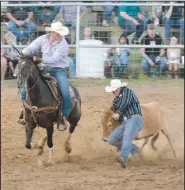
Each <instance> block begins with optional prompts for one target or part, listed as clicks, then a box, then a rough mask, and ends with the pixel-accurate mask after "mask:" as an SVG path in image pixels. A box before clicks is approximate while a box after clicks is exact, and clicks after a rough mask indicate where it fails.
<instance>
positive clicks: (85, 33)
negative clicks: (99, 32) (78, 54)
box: [82, 27, 92, 40]
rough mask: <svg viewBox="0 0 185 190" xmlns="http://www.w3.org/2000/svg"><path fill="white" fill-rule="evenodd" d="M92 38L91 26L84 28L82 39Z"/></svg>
mask: <svg viewBox="0 0 185 190" xmlns="http://www.w3.org/2000/svg"><path fill="white" fill-rule="evenodd" d="M90 39H92V31H91V28H88V27H85V28H84V30H83V38H82V40H90Z"/></svg>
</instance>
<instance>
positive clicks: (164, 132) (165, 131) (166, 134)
mask: <svg viewBox="0 0 185 190" xmlns="http://www.w3.org/2000/svg"><path fill="white" fill-rule="evenodd" d="M161 132H162V133H163V134H164V135H165V136H166V138H167V139H168V142H169V144H170V147H171V149H172V152H173V155H174V157H175V158H177V155H176V153H175V149H174V148H173V145H172V142H171V141H172V140H171V138H170V136H169V134H168V132H167V130H166V129H165V128H163V129H161Z"/></svg>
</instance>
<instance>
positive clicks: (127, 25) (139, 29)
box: [120, 19, 147, 40]
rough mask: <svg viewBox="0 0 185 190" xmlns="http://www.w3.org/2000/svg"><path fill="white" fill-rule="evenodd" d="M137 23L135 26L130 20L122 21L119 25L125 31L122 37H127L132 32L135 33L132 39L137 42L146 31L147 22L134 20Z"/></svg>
mask: <svg viewBox="0 0 185 190" xmlns="http://www.w3.org/2000/svg"><path fill="white" fill-rule="evenodd" d="M136 20H137V21H138V23H139V25H138V26H136V25H135V24H134V23H133V22H131V21H130V20H125V19H124V20H123V23H121V25H120V27H121V28H123V29H125V31H124V32H123V34H124V35H126V36H128V35H130V34H132V33H134V32H136V34H135V37H134V39H136V40H138V39H139V38H140V37H141V35H142V33H143V32H144V31H145V30H146V26H147V20H146V19H144V20H141V19H136Z"/></svg>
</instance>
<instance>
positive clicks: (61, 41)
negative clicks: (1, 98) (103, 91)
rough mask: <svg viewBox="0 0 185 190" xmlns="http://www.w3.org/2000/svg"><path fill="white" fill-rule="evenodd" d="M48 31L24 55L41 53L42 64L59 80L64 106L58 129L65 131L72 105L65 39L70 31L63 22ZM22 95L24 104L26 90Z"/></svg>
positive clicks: (54, 24)
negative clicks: (67, 74)
mask: <svg viewBox="0 0 185 190" xmlns="http://www.w3.org/2000/svg"><path fill="white" fill-rule="evenodd" d="M47 29H48V31H50V33H49V34H45V35H42V36H40V37H38V38H37V39H36V40H34V41H33V42H32V43H31V44H30V45H28V46H27V47H26V48H24V49H23V51H22V54H23V55H28V56H34V55H37V54H38V53H40V52H41V53H42V63H43V64H45V65H46V66H48V67H49V68H50V70H49V74H50V75H51V76H52V77H54V78H55V79H56V80H57V84H58V88H59V90H60V92H61V95H62V99H63V106H61V110H60V113H61V114H60V116H59V122H60V125H57V128H58V130H59V131H64V130H66V129H67V128H68V126H69V123H68V116H69V114H70V105H71V102H70V93H69V81H68V79H67V76H66V68H67V67H68V66H69V63H68V61H67V55H68V49H69V46H68V44H67V42H66V40H65V38H64V36H66V35H68V34H69V30H68V28H67V27H65V26H63V25H62V23H61V22H55V23H52V24H51V27H47ZM20 95H21V99H22V102H23V104H24V102H25V101H26V88H22V89H20ZM22 118H23V117H22ZM20 119H21V118H20Z"/></svg>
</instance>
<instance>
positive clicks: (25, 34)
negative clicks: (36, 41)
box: [8, 21, 36, 40]
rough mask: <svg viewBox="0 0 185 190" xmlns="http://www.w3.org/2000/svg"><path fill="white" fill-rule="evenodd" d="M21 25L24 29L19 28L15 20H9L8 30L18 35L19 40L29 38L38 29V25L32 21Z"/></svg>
mask: <svg viewBox="0 0 185 190" xmlns="http://www.w3.org/2000/svg"><path fill="white" fill-rule="evenodd" d="M21 27H22V28H23V31H20V30H19V26H18V25H17V24H16V23H15V22H13V21H9V22H8V30H9V31H11V32H12V33H13V34H14V35H15V36H16V37H17V40H27V39H29V37H30V35H31V34H32V33H34V32H35V31H36V25H35V23H34V22H32V21H30V22H29V23H27V22H25V23H24V25H23V26H21Z"/></svg>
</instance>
